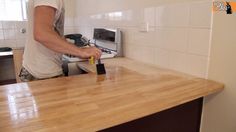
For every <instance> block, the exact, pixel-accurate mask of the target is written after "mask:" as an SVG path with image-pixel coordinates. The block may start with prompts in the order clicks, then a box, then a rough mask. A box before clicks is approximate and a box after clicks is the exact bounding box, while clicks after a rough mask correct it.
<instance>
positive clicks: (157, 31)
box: [0, 0, 212, 77]
mask: <svg viewBox="0 0 236 132" xmlns="http://www.w3.org/2000/svg"><path fill="white" fill-rule="evenodd" d="M94 2H95V1H94V0H86V1H84V0H75V2H74V3H75V7H76V8H75V9H73V10H75V11H73V12H75V16H74V15H70V16H67V17H66V21H65V34H69V33H81V34H83V35H84V36H86V37H88V38H90V39H91V38H92V36H93V28H94V27H107V28H120V29H121V30H122V32H123V45H124V54H125V56H126V57H128V58H131V59H135V60H138V61H142V62H145V63H149V64H154V65H158V66H161V67H164V68H169V69H172V70H177V71H180V72H184V73H188V74H192V75H195V76H199V77H206V76H207V70H208V62H209V52H210V51H209V49H210V41H211V31H212V28H211V22H212V20H211V19H212V12H211V6H212V1H211V0H199V1H194V0H179V1H173V0H170V1H168V2H166V1H164V0H160V1H153V0H146V1H139V2H137V1H134V0H128V1H127V0H113V1H112V2H111V1H109V2H108V1H107V0H100V1H99V2H95V3H96V4H94ZM107 2H108V3H107ZM134 3H135V4H134ZM108 5H109V6H108ZM68 9H69V8H67V10H68ZM71 12H72V9H71ZM26 24H27V21H23V22H18V21H16V22H5V21H0V47H4V46H8V47H23V46H24V44H25V37H26V34H22V33H21V29H22V28H25V27H26ZM146 26H148V31H147V32H146V31H145V30H146V29H145V27H146Z"/></svg>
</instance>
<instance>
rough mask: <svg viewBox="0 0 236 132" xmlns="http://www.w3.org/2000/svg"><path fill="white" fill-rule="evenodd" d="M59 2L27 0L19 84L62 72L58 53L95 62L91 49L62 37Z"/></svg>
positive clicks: (97, 52) (95, 54)
mask: <svg viewBox="0 0 236 132" xmlns="http://www.w3.org/2000/svg"><path fill="white" fill-rule="evenodd" d="M63 32H64V2H63V0H29V3H28V36H27V42H26V45H25V51H24V56H23V68H22V70H21V73H20V78H21V80H22V81H32V80H38V79H46V78H52V77H58V76H61V75H62V74H63V72H62V68H61V65H62V54H71V55H74V56H78V57H79V58H84V59H85V58H89V57H92V56H93V57H94V58H95V59H99V58H100V56H101V51H100V50H99V49H97V48H95V47H89V48H78V47H76V46H75V45H73V44H70V43H69V42H67V41H66V40H65V39H64V38H63V35H64V33H63Z"/></svg>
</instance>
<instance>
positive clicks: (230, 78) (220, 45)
mask: <svg viewBox="0 0 236 132" xmlns="http://www.w3.org/2000/svg"><path fill="white" fill-rule="evenodd" d="M212 31H213V33H212V48H211V55H210V68H209V79H212V80H216V81H219V82H223V83H224V84H225V90H224V91H223V92H221V93H220V94H216V95H213V96H210V97H207V98H206V99H205V104H204V116H203V123H202V132H236V13H234V14H232V15H226V13H225V12H222V13H215V14H214V19H213V30H212Z"/></svg>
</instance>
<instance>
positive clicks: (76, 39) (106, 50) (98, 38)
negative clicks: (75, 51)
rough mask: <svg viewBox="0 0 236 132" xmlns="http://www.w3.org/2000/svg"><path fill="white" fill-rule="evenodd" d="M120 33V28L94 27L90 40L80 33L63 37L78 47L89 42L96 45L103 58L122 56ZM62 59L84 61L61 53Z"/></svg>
mask: <svg viewBox="0 0 236 132" xmlns="http://www.w3.org/2000/svg"><path fill="white" fill-rule="evenodd" d="M121 35H122V34H121V31H120V29H108V28H95V29H94V32H93V39H92V40H91V41H90V40H88V39H87V38H86V37H84V36H82V35H81V34H69V35H65V37H66V39H67V41H69V42H71V43H73V44H75V45H76V46H78V47H83V46H87V45H89V44H91V45H92V44H94V45H96V46H97V47H98V48H99V49H101V50H102V56H101V59H105V58H114V57H118V56H119V57H120V56H123V50H122V36H121ZM63 59H65V60H67V61H68V62H78V61H84V60H83V59H80V58H78V57H75V56H72V55H63Z"/></svg>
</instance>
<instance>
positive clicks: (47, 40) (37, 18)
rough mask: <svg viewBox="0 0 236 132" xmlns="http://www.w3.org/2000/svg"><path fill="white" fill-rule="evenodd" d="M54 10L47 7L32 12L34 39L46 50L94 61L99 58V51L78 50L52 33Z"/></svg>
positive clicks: (94, 49) (39, 7) (37, 8)
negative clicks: (92, 58)
mask: <svg viewBox="0 0 236 132" xmlns="http://www.w3.org/2000/svg"><path fill="white" fill-rule="evenodd" d="M55 13H56V9H54V8H53V7H49V6H38V7H36V8H35V10H34V31H33V32H34V39H35V40H36V41H38V42H39V43H41V44H43V45H44V46H46V47H47V48H49V49H51V50H53V51H56V52H60V53H63V54H71V55H74V56H78V57H80V58H89V57H91V56H93V57H95V59H99V58H100V57H101V51H100V50H99V49H97V48H95V47H89V48H78V47H76V46H75V45H73V44H70V43H69V42H67V41H66V40H65V39H64V38H63V37H61V36H60V35H58V34H57V32H56V31H54V27H53V20H54V17H55Z"/></svg>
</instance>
